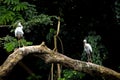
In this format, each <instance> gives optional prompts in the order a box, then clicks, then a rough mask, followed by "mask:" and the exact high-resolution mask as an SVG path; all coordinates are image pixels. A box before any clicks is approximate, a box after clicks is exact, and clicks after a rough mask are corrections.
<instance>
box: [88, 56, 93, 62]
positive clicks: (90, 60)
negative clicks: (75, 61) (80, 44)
mask: <svg viewBox="0 0 120 80" xmlns="http://www.w3.org/2000/svg"><path fill="white" fill-rule="evenodd" d="M87 57H88V60H87V61H88V62H92V59H91V54H87Z"/></svg>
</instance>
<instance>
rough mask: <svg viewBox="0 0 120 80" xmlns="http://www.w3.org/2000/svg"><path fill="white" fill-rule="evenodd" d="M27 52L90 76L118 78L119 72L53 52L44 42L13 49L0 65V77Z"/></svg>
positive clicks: (119, 77) (47, 61)
mask: <svg viewBox="0 0 120 80" xmlns="http://www.w3.org/2000/svg"><path fill="white" fill-rule="evenodd" d="M28 54H34V55H35V56H38V57H40V58H41V59H43V60H44V61H45V62H46V63H60V64H61V65H63V66H65V67H68V68H71V69H73V70H77V71H80V72H85V73H88V74H90V75H92V76H102V77H104V78H105V79H107V80H109V79H111V80H120V73H118V72H116V71H114V70H112V69H109V68H106V67H104V66H101V65H97V64H94V63H90V62H84V61H80V60H76V59H72V58H70V57H67V56H65V55H63V54H60V53H58V52H54V51H53V50H51V49H49V48H48V47H47V46H45V44H44V42H43V43H42V44H41V45H36V46H26V47H22V48H19V49H17V50H15V51H14V52H13V53H12V54H10V55H9V56H8V58H7V59H6V61H5V62H4V63H3V64H2V65H1V66H0V77H3V76H6V75H7V74H8V72H10V71H11V70H12V69H13V67H14V66H15V65H16V64H17V63H18V62H19V61H20V60H21V59H22V58H23V57H24V56H26V55H28Z"/></svg>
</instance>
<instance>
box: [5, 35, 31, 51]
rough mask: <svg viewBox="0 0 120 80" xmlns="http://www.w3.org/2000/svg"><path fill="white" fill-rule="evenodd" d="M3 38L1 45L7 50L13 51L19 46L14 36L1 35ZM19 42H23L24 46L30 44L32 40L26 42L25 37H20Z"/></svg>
mask: <svg viewBox="0 0 120 80" xmlns="http://www.w3.org/2000/svg"><path fill="white" fill-rule="evenodd" d="M3 40H4V43H3V46H4V49H5V50H6V51H7V52H11V51H14V49H15V48H18V47H19V45H18V41H17V39H16V38H14V37H11V36H8V35H7V36H6V37H3ZM21 42H22V43H23V44H24V46H28V45H32V42H28V41H26V40H25V39H22V40H21Z"/></svg>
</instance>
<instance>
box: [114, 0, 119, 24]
mask: <svg viewBox="0 0 120 80" xmlns="http://www.w3.org/2000/svg"><path fill="white" fill-rule="evenodd" d="M114 10H115V18H116V21H117V24H120V0H116V1H115V9H114Z"/></svg>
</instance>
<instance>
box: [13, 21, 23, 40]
mask: <svg viewBox="0 0 120 80" xmlns="http://www.w3.org/2000/svg"><path fill="white" fill-rule="evenodd" d="M22 29H23V26H22V24H21V23H20V22H19V23H18V25H17V27H16V29H15V37H17V38H18V39H20V38H22V37H23V34H24V32H23V30H22Z"/></svg>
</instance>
